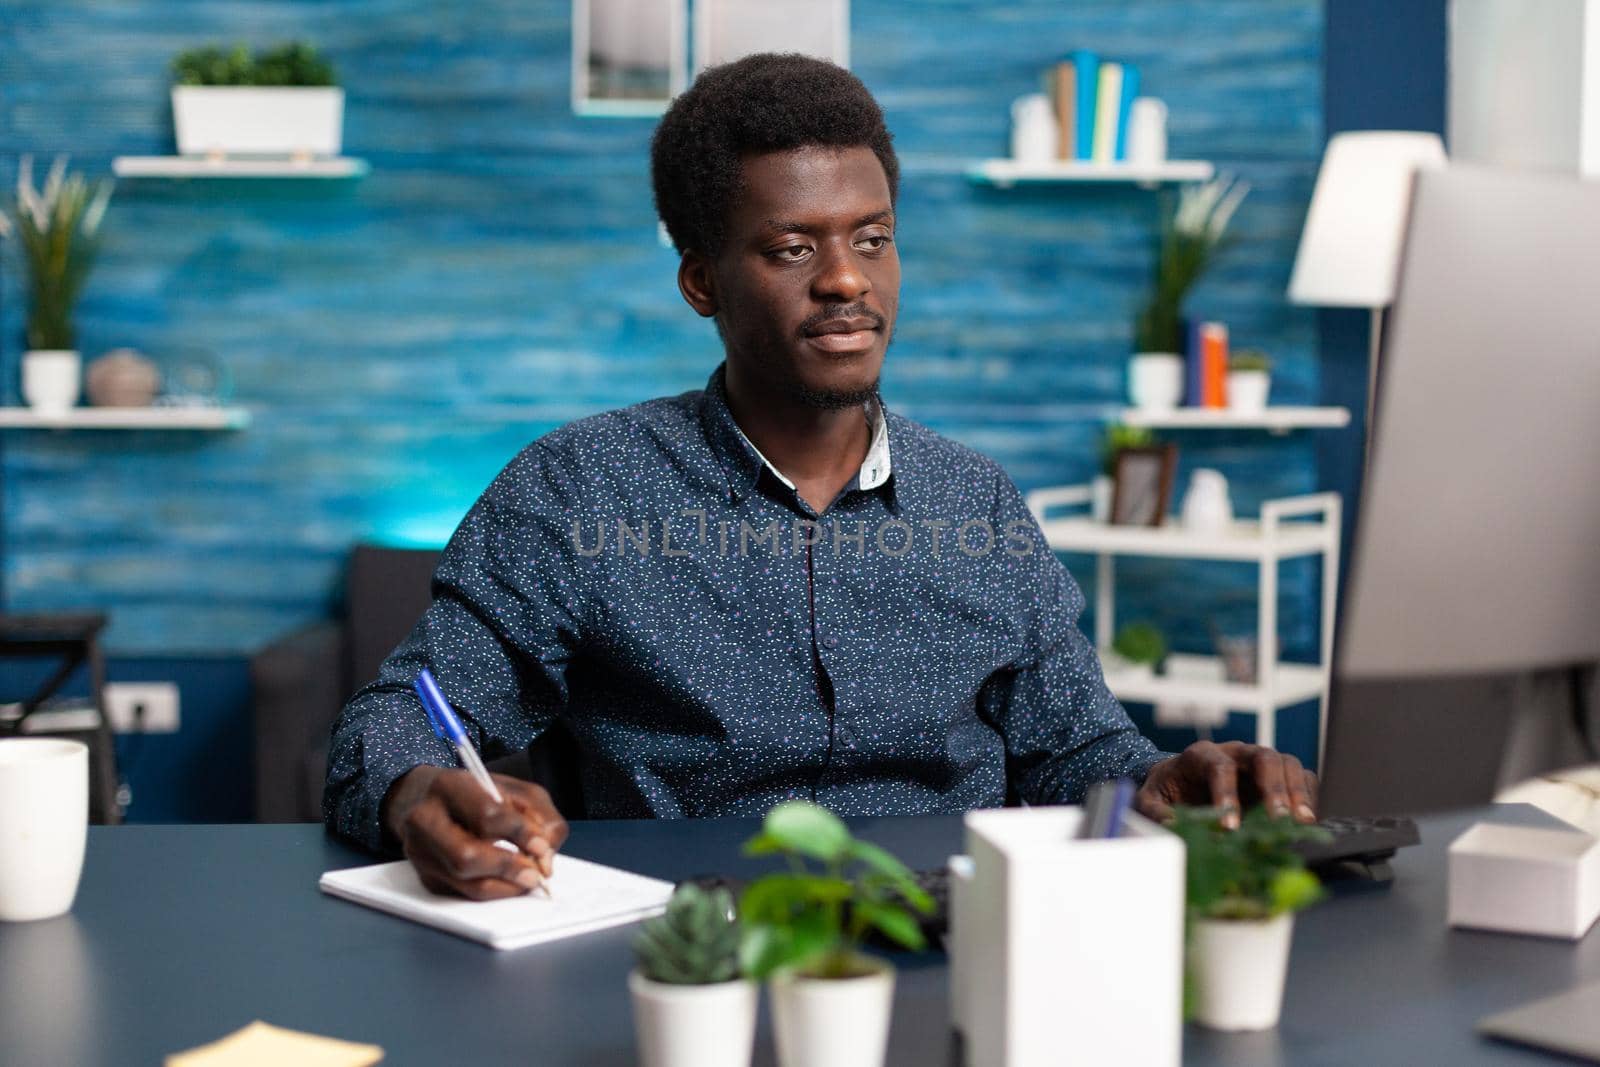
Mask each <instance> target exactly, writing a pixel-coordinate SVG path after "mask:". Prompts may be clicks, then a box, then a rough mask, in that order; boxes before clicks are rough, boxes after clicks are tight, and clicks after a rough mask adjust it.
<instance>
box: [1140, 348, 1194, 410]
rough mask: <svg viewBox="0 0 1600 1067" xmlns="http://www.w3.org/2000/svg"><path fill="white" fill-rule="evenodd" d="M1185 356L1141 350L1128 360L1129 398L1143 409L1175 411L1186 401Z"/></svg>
mask: <svg viewBox="0 0 1600 1067" xmlns="http://www.w3.org/2000/svg"><path fill="white" fill-rule="evenodd" d="M1183 372H1184V365H1183V357H1182V356H1178V355H1173V354H1172V353H1171V352H1140V353H1138V354H1137V355H1135V356H1134V357H1133V358H1132V359H1130V360H1129V361H1128V400H1129V402H1131V403H1132V404H1133V406H1134V407H1136V408H1139V409H1140V410H1142V411H1171V410H1172V409H1173V408H1175V407H1177V406H1178V405H1179V404H1181V403H1183V378H1184V373H1183Z"/></svg>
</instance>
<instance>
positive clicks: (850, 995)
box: [772, 960, 894, 1067]
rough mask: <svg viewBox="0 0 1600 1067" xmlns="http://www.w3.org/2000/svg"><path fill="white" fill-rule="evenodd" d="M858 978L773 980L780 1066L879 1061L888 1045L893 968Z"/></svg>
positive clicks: (863, 1066) (837, 1066) (866, 1065)
mask: <svg viewBox="0 0 1600 1067" xmlns="http://www.w3.org/2000/svg"><path fill="white" fill-rule="evenodd" d="M873 964H874V965H875V966H876V967H877V968H878V969H877V970H876V971H875V972H874V973H872V974H869V975H865V976H863V977H860V978H799V977H795V976H793V975H786V976H783V977H779V978H774V979H773V980H772V1026H773V1030H774V1031H775V1033H776V1037H777V1043H778V1065H779V1067H882V1065H883V1058H884V1055H885V1054H886V1053H887V1051H888V1047H889V1014H890V1007H891V1005H892V1003H893V1001H894V968H892V967H890V966H889V965H888V964H886V963H883V962H882V961H878V960H874V961H873Z"/></svg>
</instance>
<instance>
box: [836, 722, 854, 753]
mask: <svg viewBox="0 0 1600 1067" xmlns="http://www.w3.org/2000/svg"><path fill="white" fill-rule="evenodd" d="M838 734H839V744H840V745H842V746H844V747H845V748H855V747H856V735H855V734H853V733H851V732H850V727H848V726H841V727H839V730H838Z"/></svg>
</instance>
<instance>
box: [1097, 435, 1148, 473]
mask: <svg viewBox="0 0 1600 1067" xmlns="http://www.w3.org/2000/svg"><path fill="white" fill-rule="evenodd" d="M1155 443H1156V435H1155V434H1154V433H1152V432H1151V431H1149V430H1147V429H1145V428H1144V427H1143V426H1123V425H1122V424H1121V423H1113V424H1112V425H1110V426H1107V427H1106V428H1105V432H1104V433H1102V434H1101V435H1100V472H1101V473H1102V474H1104V475H1105V476H1106V477H1107V478H1111V477H1114V476H1115V475H1116V473H1117V456H1119V455H1121V454H1122V452H1123V451H1124V450H1126V449H1129V448H1149V447H1151V446H1152V445H1154V444H1155Z"/></svg>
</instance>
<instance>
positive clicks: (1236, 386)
mask: <svg viewBox="0 0 1600 1067" xmlns="http://www.w3.org/2000/svg"><path fill="white" fill-rule="evenodd" d="M1271 392H1272V360H1271V358H1270V357H1268V355H1267V354H1266V353H1265V352H1263V351H1261V350H1260V349H1259V348H1241V349H1240V350H1239V351H1237V352H1235V353H1234V354H1233V358H1232V359H1230V360H1228V407H1229V408H1231V409H1232V410H1234V411H1242V412H1247V413H1251V414H1256V413H1259V412H1262V411H1265V410H1266V408H1267V396H1268V395H1269V394H1270V393H1271Z"/></svg>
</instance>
